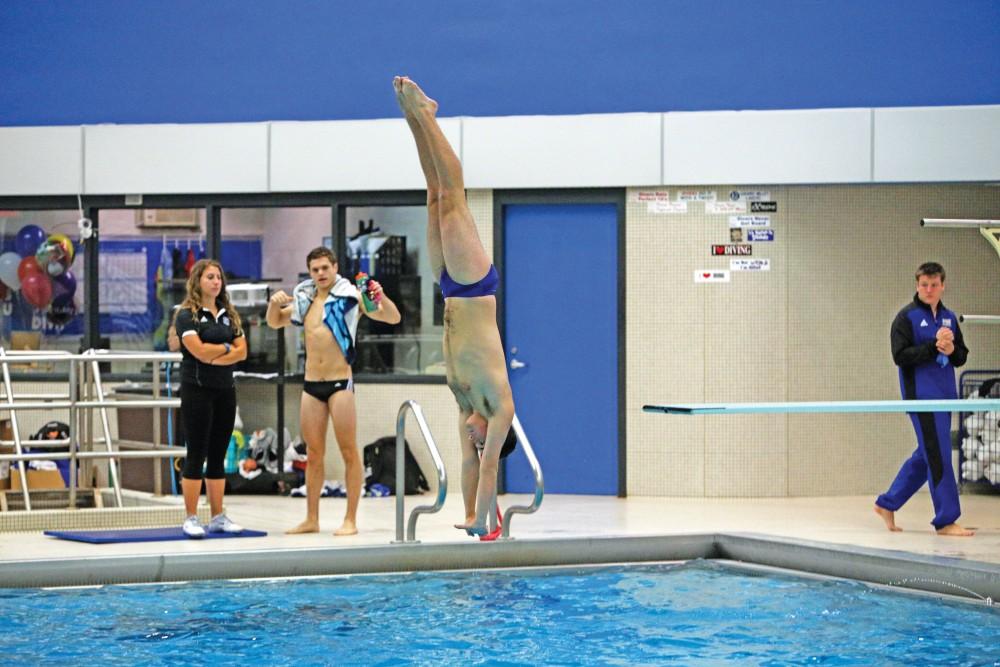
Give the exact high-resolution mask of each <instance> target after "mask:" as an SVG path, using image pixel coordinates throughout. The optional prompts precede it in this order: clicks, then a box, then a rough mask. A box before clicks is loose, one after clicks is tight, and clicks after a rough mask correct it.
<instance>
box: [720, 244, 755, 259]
mask: <svg viewBox="0 0 1000 667" xmlns="http://www.w3.org/2000/svg"><path fill="white" fill-rule="evenodd" d="M752 254H753V246H752V245H749V244H746V243H730V244H728V245H713V246H712V255H713V256H718V255H742V256H747V255H752Z"/></svg>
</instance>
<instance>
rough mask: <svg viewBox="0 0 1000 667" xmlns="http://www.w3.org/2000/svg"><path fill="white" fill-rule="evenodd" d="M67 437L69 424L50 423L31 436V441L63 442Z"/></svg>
mask: <svg viewBox="0 0 1000 667" xmlns="http://www.w3.org/2000/svg"><path fill="white" fill-rule="evenodd" d="M68 437H69V424H66V423H64V422H60V421H50V422H48V423H47V424H45V425H44V426H42V427H41V428H40V429H38V431H36V432H35V434H34V435H33V436H31V439H32V440H65V439H66V438H68Z"/></svg>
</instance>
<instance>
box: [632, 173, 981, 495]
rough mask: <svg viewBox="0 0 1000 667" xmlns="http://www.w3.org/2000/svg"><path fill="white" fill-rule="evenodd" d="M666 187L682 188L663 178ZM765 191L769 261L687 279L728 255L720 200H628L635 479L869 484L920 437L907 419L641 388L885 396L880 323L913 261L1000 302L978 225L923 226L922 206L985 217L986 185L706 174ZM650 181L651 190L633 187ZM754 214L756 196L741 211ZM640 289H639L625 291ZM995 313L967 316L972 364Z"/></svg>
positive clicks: (674, 488) (908, 286)
mask: <svg viewBox="0 0 1000 667" xmlns="http://www.w3.org/2000/svg"><path fill="white" fill-rule="evenodd" d="M664 189H665V190H668V191H669V192H670V197H671V199H674V198H676V196H677V192H678V190H679V188H664ZM694 190H697V191H710V192H715V193H716V195H717V197H718V200H719V201H728V200H729V193H730V192H731V191H734V190H736V191H741V190H743V191H745V190H762V191H767V192H770V194H771V197H770V200H771V201H774V202H776V203H777V211H776V212H772V213H761V214H760V215H767V216H769V217H770V225H771V226H770V229H772V230H773V231H774V241H772V242H763V243H753V244H752V245H753V253H754V254H753V257H754V258H766V259H769V260H770V271H766V272H735V271H734V272H732V273H731V274H730V282H729V283H720V284H695V283H694V278H693V274H694V272H695V271H696V270H699V269H720V268H729V259H728V258H723V257H712V256H711V255H710V245H711V244H715V243H719V244H728V243H729V215H713V214H707V213H706V212H705V205H704V204H703V203H702V202H690V203H689V204H688V212H687V213H684V214H666V213H653V212H651V211H650V207H649V205H648V203H646V202H638V201H634V200H635V199H636V198H637V193H638V190H630V191H629V204H628V210H627V238H628V261H629V265H628V270H627V281H628V289H627V293H628V294H629V299H630V301H629V303H628V304H626V312H627V313H629V314H630V315H631V314H632V313H641V314H642V316H641V317H629V321H628V342H627V345H628V350H629V353H628V369H627V372H628V390H627V423H628V426H627V432H628V439H627V441H628V490H629V494H630V495H677V496H684V495H694V496H701V495H704V496H786V495H790V496H804V495H809V496H822V495H849V494H865V493H875V492H878V491H880V490H882V489H883V487H885V486H887V485H888V483H889V482H890V481H891V479H892V477H893V475H894V474H895V472H896V470H897V468H898V466H899V464H900V463H901V462H902V460H903V459H904V458H905V457H906V456H907V455H908V454H909V453H910V452H911V451H912V449H913V448H914V446H915V442H914V437H913V432H912V429H911V427H910V425H909V421H908V419H907V418H906V417H905V416H903V415H900V414H879V415H836V414H829V415H826V414H816V415H744V416H729V417H722V416H706V417H693V418H692V417H673V416H664V415H656V414H644V413H642V412H641V407H642V405H643V404H644V403H649V402H657V401H676V402H688V403H700V402H706V401H727V402H728V401H732V402H763V401H786V400H787V401H805V400H820V401H839V400H876V399H896V398H898V396H899V389H898V383H897V376H896V370H895V367H894V366H893V364H892V359H891V356H890V351H889V325H890V323H891V321H892V318H893V317H894V315H895V313H896V312H897V311H898V309H899V308H900V307H902V306H903V305H904V304H905V303H906V302H907V301H909V300H910V299H911V298H912V296H913V291H914V290H913V282H914V281H913V271H914V269H915V268H916V267H917V266H918V265H919V264H920V263H922V262H924V261H930V260H936V261H940V262H941V263H943V264H944V266H945V268H946V269H947V271H948V279H947V291H946V293H945V296H944V302H945V304H946V305H948V306H949V307H950V308H952V309H954V310H956V311H957V312H960V313H961V312H965V313H976V314H990V313H992V314H996V313H1000V292H998V291H997V289H996V285H997V283H998V280H997V278H998V273H1000V258H998V257H997V253H996V252H995V251H994V250H993V249H992V248H991V247H990V246H989V245H988V244H987V243H986V242H985V241H984V240H983V239H982V238H981V237H980V235H979V233H978V231H976V230H972V229H966V230H944V229H930V228H927V229H923V228H921V227H920V226H919V221H920V219H921V218H924V217H942V218H943V217H947V218H963V217H964V218H990V217H994V218H995V217H996V211H997V210H998V209H1000V188H996V187H990V186H970V185H956V186H950V185H942V186H867V185H866V186H821V187H806V186H802V187H769V186H754V185H751V186H747V185H738V186H732V185H720V186H715V187H704V186H700V187H698V188H694ZM644 192H645V190H644ZM747 215H751V213H749V212H748V213H747ZM633 300H634V303H633ZM998 329H1000V328H998V327H990V326H978V327H977V326H973V325H970V326H966V327H964V328H963V332H964V333H965V335H966V339H967V341H968V344H969V347H970V349H971V350H972V354H971V355H970V358H969V363H968V366H967V368H998V367H1000V330H998Z"/></svg>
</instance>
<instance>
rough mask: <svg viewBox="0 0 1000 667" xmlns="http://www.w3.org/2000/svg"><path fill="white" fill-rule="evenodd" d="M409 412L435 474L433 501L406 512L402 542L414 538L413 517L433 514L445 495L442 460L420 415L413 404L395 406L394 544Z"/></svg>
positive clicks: (401, 508) (400, 533)
mask: <svg viewBox="0 0 1000 667" xmlns="http://www.w3.org/2000/svg"><path fill="white" fill-rule="evenodd" d="M407 412H412V413H413V417H414V419H416V420H417V426H419V427H420V434H421V435H422V436H423V438H424V443H425V444H426V445H427V449H428V450H430V453H431V458H432V459H434V467H435V468H437V474H438V492H437V500H436V501H435V502H434V504H433V505H420V506H419V507H414V508H413V511H412V512H410V519H409V522H408V523H407V527H406V540H405V541H406V542H415V541H416V534H417V517H418V516H419V515H421V514H433V513H434V512H437V511H439V510H440V509H441V508H442V507H443V506H444V501H445V498H446V497H447V495H448V475H447V473H446V472H445V469H444V460H442V458H441V452H439V451H438V448H437V445H436V444H435V443H434V436H432V435H431V430H430V428H428V426H427V420H426V419H424V411H423V410H422V409H421V408H420V404H419V403H417V402H416V401H412V400H409V401H404V402H403V404H402V405H401V406H399V413H398V414H397V415H396V540H395V543H402V542H403V541H404V540H403V515H404V514H405V512H406V509H405V507H404V496H405V495H406V474H405V473H406V471H405V466H406V413H407Z"/></svg>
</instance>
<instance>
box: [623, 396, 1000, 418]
mask: <svg viewBox="0 0 1000 667" xmlns="http://www.w3.org/2000/svg"><path fill="white" fill-rule="evenodd" d="M988 410H1000V399H993V398H975V399H944V400H919V401H803V402H799V403H722V402H720V403H662V404H649V405H644V406H642V411H643V412H657V413H662V414H669V415H741V414H787V413H800V412H810V413H833V412H980V411H988Z"/></svg>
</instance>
